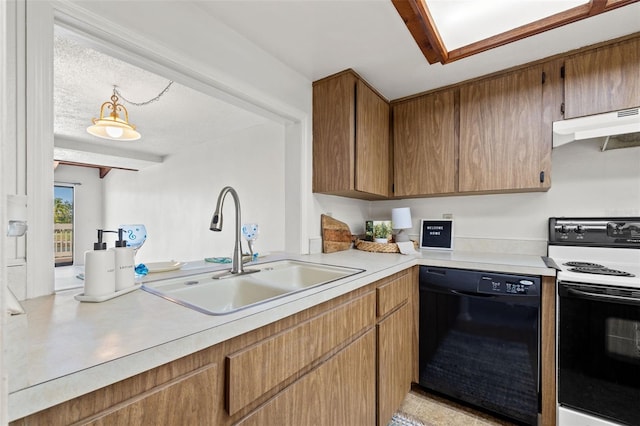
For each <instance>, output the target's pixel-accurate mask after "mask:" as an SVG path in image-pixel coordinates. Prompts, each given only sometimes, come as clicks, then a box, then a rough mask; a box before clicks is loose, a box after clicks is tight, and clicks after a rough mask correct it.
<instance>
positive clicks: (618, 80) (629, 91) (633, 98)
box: [564, 38, 640, 118]
mask: <svg viewBox="0 0 640 426" xmlns="http://www.w3.org/2000/svg"><path fill="white" fill-rule="evenodd" d="M639 69H640V38H636V39H633V40H630V41H625V42H621V43H619V44H614V45H611V46H605V47H601V48H598V49H594V50H589V51H587V52H584V53H579V54H577V55H575V56H571V57H569V58H567V59H566V61H565V85H564V87H565V113H564V116H565V118H574V117H580V116H584V115H591V114H598V113H602V112H610V111H616V110H620V109H625V108H632V107H637V106H640V71H639Z"/></svg>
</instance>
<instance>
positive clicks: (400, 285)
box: [376, 273, 413, 317]
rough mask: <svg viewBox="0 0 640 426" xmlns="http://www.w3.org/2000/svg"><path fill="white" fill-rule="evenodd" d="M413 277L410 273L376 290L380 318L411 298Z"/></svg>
mask: <svg viewBox="0 0 640 426" xmlns="http://www.w3.org/2000/svg"><path fill="white" fill-rule="evenodd" d="M411 276H412V275H411V274H410V273H406V274H404V275H402V276H400V277H398V278H396V279H394V280H393V281H390V282H389V283H387V284H382V285H381V286H379V287H378V288H376V298H377V313H378V317H383V316H385V315H387V314H388V313H389V312H391V311H393V310H394V309H396V308H397V307H398V306H400V305H401V304H402V303H404V301H405V300H407V299H409V298H410V297H411V286H412V284H413V280H412V278H411Z"/></svg>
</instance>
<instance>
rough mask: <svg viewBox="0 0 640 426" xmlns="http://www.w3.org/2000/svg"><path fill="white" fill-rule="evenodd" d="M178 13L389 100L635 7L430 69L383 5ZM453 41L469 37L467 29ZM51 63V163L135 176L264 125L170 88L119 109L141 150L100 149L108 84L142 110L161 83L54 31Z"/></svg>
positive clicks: (219, 2) (559, 42) (355, 2)
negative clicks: (135, 171)
mask: <svg viewBox="0 0 640 426" xmlns="http://www.w3.org/2000/svg"><path fill="white" fill-rule="evenodd" d="M154 1H157V0H154ZM458 1H462V0H458ZM465 1H469V0H465ZM475 1H479V0H475ZM485 1H487V0H485ZM518 1H527V2H528V3H532V2H533V3H535V2H542V3H543V2H545V1H549V0H518ZM555 1H563V0H555ZM431 2H436V3H438V2H442V3H445V2H450V3H453V2H452V0H446V1H445V0H431ZM180 3H181V6H183V7H194V8H197V10H198V11H199V12H200V13H206V14H209V15H210V16H211V17H212V18H213V19H218V20H220V21H222V22H223V23H225V24H226V25H228V26H229V27H231V28H232V29H234V30H236V31H237V32H238V33H240V34H242V35H243V36H244V37H246V38H247V39H249V40H250V41H252V42H253V43H254V44H256V45H258V46H259V47H261V48H262V49H264V50H265V51H267V52H268V53H270V54H271V55H272V56H274V57H276V58H278V59H279V60H280V61H282V62H283V63H285V64H286V65H288V66H289V67H291V68H293V69H294V70H296V71H297V72H299V73H300V74H302V75H303V76H305V77H306V78H307V79H308V80H309V81H314V80H317V79H319V78H322V77H325V76H327V75H330V74H333V73H335V72H338V71H342V70H343V69H346V68H353V69H354V70H356V71H357V72H358V73H359V74H360V75H361V76H362V77H363V78H365V79H366V80H367V81H368V82H369V83H370V84H371V85H373V86H374V87H375V88H376V89H377V90H378V91H379V92H380V93H381V94H382V95H383V96H385V97H387V98H388V99H390V100H393V99H398V98H402V97H405V96H408V95H412V94H416V93H420V92H423V91H427V90H431V89H434V88H438V87H442V86H446V85H449V84H453V83H457V82H460V81H464V80H467V79H470V78H473V77H477V76H480V75H484V74H489V73H492V72H495V71H499V70H501V69H505V68H509V67H512V66H516V65H519V64H523V63H526V62H530V61H533V60H536V59H540V58H544V57H547V56H551V55H554V54H558V53H562V52H566V51H569V50H572V49H576V48H579V47H582V46H586V45H590V44H594V43H597V42H600V41H605V40H609V39H612V38H616V37H620V36H624V35H627V34H631V33H635V32H638V31H640V3H634V4H631V5H627V6H624V7H621V8H618V9H615V10H612V11H610V12H606V13H603V14H600V15H597V16H593V17H590V18H587V19H585V20H582V21H579V22H574V23H571V24H568V25H566V26H563V27H560V28H556V29H553V30H549V31H546V32H543V33H542V34H538V35H535V36H533V37H529V38H527V39H525V40H521V41H518V42H514V43H510V44H507V45H505V46H502V47H498V48H495V49H492V50H488V51H486V52H483V53H480V54H477V55H474V56H471V57H468V58H464V59H461V60H458V61H456V62H453V63H449V64H446V65H442V64H439V63H436V64H433V65H429V63H428V62H427V60H426V59H425V57H424V56H423V55H422V52H421V51H420V49H419V48H418V46H417V45H416V43H415V41H414V39H413V37H412V35H411V34H410V33H409V31H408V30H407V27H406V26H405V24H404V22H403V20H402V19H401V18H400V16H399V15H398V12H397V11H396V9H395V7H394V5H393V4H392V2H391V0H286V1H276V0H230V1H227V0H215V1H210V0H209V1H195V0H182V1H181V2H180ZM514 3H515V2H514ZM460 31H461V32H463V31H470V32H473V31H475V30H474V28H473V27H472V26H471V27H469V26H467V27H464V28H460ZM54 57H55V73H54V86H55V91H54V96H55V101H54V104H55V105H54V107H55V120H54V132H55V141H56V142H55V145H56V147H57V148H56V155H57V156H58V157H60V156H68V157H67V158H66V159H67V160H68V161H79V162H88V163H90V162H93V163H94V164H95V163H99V162H100V161H103V162H106V161H110V162H112V163H111V165H112V166H114V167H118V166H120V167H125V166H123V165H118V164H119V163H118V161H119V160H118V158H119V157H121V159H122V158H128V159H129V160H126V161H124V163H123V164H128V165H129V167H130V168H142V167H145V166H147V165H149V164H154V163H157V162H161V161H162V158H163V157H164V156H166V155H170V154H172V153H175V152H178V151H179V150H182V149H185V148H186V147H187V146H189V145H194V144H199V143H205V142H209V141H213V140H217V139H219V138H222V137H224V136H225V135H228V134H231V133H233V132H236V131H238V130H240V129H242V128H247V127H250V126H253V125H257V124H260V123H263V122H264V121H266V119H265V118H264V117H261V116H258V115H256V114H253V113H250V112H247V111H244V110H242V109H240V108H238V107H235V106H232V105H230V104H228V103H224V102H222V101H219V100H216V99H214V98H212V97H210V96H208V95H204V94H201V93H198V92H196V91H194V90H192V89H190V88H188V87H185V86H181V85H179V84H177V83H174V84H173V85H172V86H171V87H170V89H169V90H168V91H167V92H166V94H165V95H163V96H162V97H161V98H160V99H159V100H158V101H156V102H153V103H151V104H149V105H146V106H143V107H136V106H132V105H130V104H127V103H124V105H125V106H126V107H127V109H128V110H129V116H130V121H131V122H132V123H133V124H135V125H137V126H138V130H139V131H140V133H142V135H143V137H142V139H141V140H139V141H135V142H122V141H105V140H100V139H98V138H96V137H94V136H91V135H88V134H87V132H86V127H87V126H88V125H90V124H91V119H92V118H94V117H98V116H99V108H100V105H101V104H102V103H103V102H105V101H107V100H108V99H109V97H110V96H111V94H112V90H113V85H114V84H117V85H118V89H119V91H120V92H121V93H122V95H123V96H124V97H126V98H127V99H129V100H131V101H133V102H143V101H147V100H149V99H152V98H154V97H155V96H156V95H158V94H159V93H160V92H161V91H162V90H163V89H164V88H165V87H166V86H167V84H168V83H169V82H168V81H167V80H166V79H165V78H162V77H159V76H157V75H154V74H152V73H150V72H148V71H145V70H142V69H139V68H137V67H134V66H132V65H130V64H126V63H124V62H122V61H119V60H117V59H115V58H112V57H109V56H106V55H103V54H101V53H99V52H97V51H95V50H93V49H91V48H90V47H89V46H88V45H87V44H86V43H83V42H82V40H79V39H77V37H75V36H74V35H73V34H71V33H69V32H67V31H66V30H62V29H59V28H58V29H57V30H56V38H55V52H54ZM87 152H89V153H88V154H87ZM96 152H97V153H98V154H99V155H97V154H96ZM96 157H98V158H99V160H96ZM131 159H133V160H135V161H133V162H132V161H130V160H131ZM136 161H138V163H136ZM103 165H104V164H103Z"/></svg>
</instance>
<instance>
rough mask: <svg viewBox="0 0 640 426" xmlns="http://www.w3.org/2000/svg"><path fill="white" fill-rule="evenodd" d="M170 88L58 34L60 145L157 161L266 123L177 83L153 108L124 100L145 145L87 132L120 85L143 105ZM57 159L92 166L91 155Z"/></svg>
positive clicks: (163, 80)
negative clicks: (100, 136)
mask: <svg viewBox="0 0 640 426" xmlns="http://www.w3.org/2000/svg"><path fill="white" fill-rule="evenodd" d="M168 83H169V80H167V79H166V78H163V77H160V76H158V75H155V74H153V73H150V72H148V71H146V70H143V69H140V68H138V67H136V66H133V65H130V64H128V63H125V62H123V61H120V60H118V59H116V58H113V57H111V56H107V55H104V54H102V53H100V52H98V51H96V50H94V49H92V48H90V47H87V46H84V45H82V44H81V43H80V42H79V41H77V40H74V39H72V38H70V37H66V33H65V32H64V31H62V30H58V31H57V32H56V35H55V42H54V135H55V143H54V144H55V146H56V147H58V148H60V147H70V146H73V147H74V148H78V147H79V148H78V149H83V147H84V148H86V151H89V152H90V151H105V149H108V150H110V152H115V150H118V151H120V155H122V156H129V157H138V158H145V155H142V154H148V157H149V158H152V159H153V158H156V157H158V156H160V157H163V156H166V155H170V154H172V153H175V152H178V151H179V150H183V149H185V148H188V147H190V146H194V145H197V144H201V143H205V142H214V141H216V140H217V139H219V138H221V137H224V136H225V135H229V134H232V133H234V132H236V131H238V130H240V129H245V128H248V127H251V126H253V125H256V124H259V123H263V122H265V121H266V119H265V118H263V117H260V116H258V115H256V114H253V113H251V112H247V111H245V110H243V109H241V108H238V107H235V106H233V105H230V104H228V103H226V102H223V101H220V100H217V99H215V98H213V97H211V96H208V95H205V94H202V93H199V92H197V91H195V90H193V89H191V88H188V87H185V86H182V85H180V84H177V83H173V84H172V85H171V87H170V88H169V90H168V91H167V92H166V93H165V94H164V95H163V96H162V97H161V98H160V99H159V100H157V101H155V102H152V103H150V104H148V105H144V106H134V105H131V104H129V103H127V102H122V100H121V102H122V103H123V105H124V106H125V107H126V108H127V110H128V112H129V121H130V122H131V123H132V124H134V125H135V126H136V128H137V130H138V131H139V132H140V133H141V134H142V138H141V139H140V140H138V141H129V142H127V141H110V140H104V139H100V138H98V137H95V136H92V135H90V134H88V133H87V131H86V129H87V127H88V126H90V125H91V124H92V123H91V119H92V118H97V117H99V116H100V106H101V105H102V103H104V102H106V101H108V100H109V98H110V96H111V95H112V93H113V86H114V85H115V86H117V87H118V90H119V92H120V93H121V94H122V96H123V97H125V98H127V99H128V100H130V101H131V102H135V103H141V102H146V101H148V100H150V99H153V98H154V97H156V96H157V95H158V94H159V93H160V92H162V90H163V89H164V88H165V87H166V86H167V85H168ZM76 150H77V149H76ZM57 151H58V152H59V151H60V150H59V149H58V150H57ZM131 151H133V152H131ZM59 157H60V155H59ZM57 159H64V160H67V161H77V162H92V161H91V155H90V154H83V155H81V156H77V157H76V156H75V154H70V153H69V152H66V153H65V155H64V158H57ZM103 165H104V164H103ZM112 165H113V164H112ZM114 166H115V165H114ZM117 166H123V165H122V164H119V165H117Z"/></svg>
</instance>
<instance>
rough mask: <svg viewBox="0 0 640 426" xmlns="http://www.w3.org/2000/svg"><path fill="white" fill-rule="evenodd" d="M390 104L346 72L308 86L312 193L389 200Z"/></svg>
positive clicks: (348, 71)
mask: <svg viewBox="0 0 640 426" xmlns="http://www.w3.org/2000/svg"><path fill="white" fill-rule="evenodd" d="M389 161H390V160H389V104H388V102H387V101H386V100H385V99H384V98H382V97H381V96H380V95H378V94H377V93H376V92H375V91H374V90H373V89H372V88H371V87H369V86H368V85H367V84H366V83H365V82H364V81H363V80H362V79H360V78H359V76H358V75H357V74H356V73H354V72H353V71H351V70H347V71H344V72H341V73H339V74H336V75H334V76H330V77H327V78H325V79H323V80H319V81H316V82H314V83H313V192H319V193H325V194H334V195H341V196H346V197H354V198H363V199H382V198H386V197H387V196H388V195H389V167H390V165H389Z"/></svg>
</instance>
